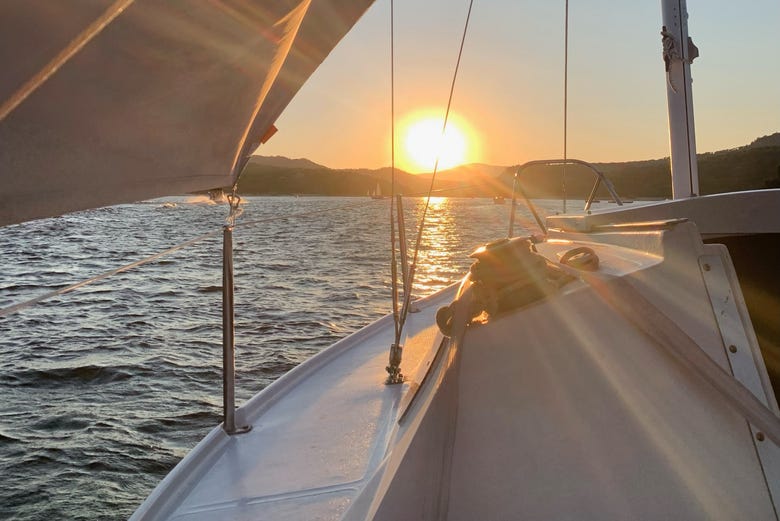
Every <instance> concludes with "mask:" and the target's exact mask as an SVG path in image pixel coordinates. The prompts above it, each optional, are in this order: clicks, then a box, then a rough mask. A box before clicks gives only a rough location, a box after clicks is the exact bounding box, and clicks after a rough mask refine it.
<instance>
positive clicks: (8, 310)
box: [0, 201, 371, 317]
mask: <svg viewBox="0 0 780 521" xmlns="http://www.w3.org/2000/svg"><path fill="white" fill-rule="evenodd" d="M368 204H371V202H370V201H369V202H361V203H352V204H345V205H341V206H338V207H335V208H326V209H322V210H311V211H308V212H299V213H294V214H289V215H284V216H281V217H280V216H275V217H268V218H266V219H256V220H254V221H246V222H242V223H239V224H237V225H236V226H252V225H255V224H261V223H266V222H272V221H282V220H286V219H292V218H294V217H306V216H309V215H315V214H320V213H325V212H330V211H335V210H343V209H347V208H354V207H357V206H362V205H368ZM236 216H237V215H236ZM221 232H222V230H214V231H212V232H209V233H205V234H203V235H200V236H198V237H195V238H193V239H190V240H188V241H185V242H182V243H179V244H177V245H175V246H171V247H170V248H168V249H167V250H163V251H161V252H159V253H155V254H154V255H150V256H148V257H144V258H143V259H139V260H137V261H135V262H131V263H130V264H126V265H124V266H122V267H119V268H116V269H113V270H111V271H106V272H104V273H101V274H99V275H96V276H94V277H92V278H89V279H85V280H82V281H81V282H77V283H75V284H71V285H70V286H67V287H64V288H60V289H58V290H55V291H50V292H49V293H44V294H43V295H40V296H38V297H35V298H32V299H30V300H26V301H24V302H20V303H18V304H13V305H11V306H8V307H5V308H2V309H0V317H6V316H8V315H12V314H14V313H16V312H18V311H21V310H23V309H26V308H28V307H30V306H33V305H35V304H38V303H40V302H43V301H44V300H48V299H50V298H52V297H56V296H59V295H64V294H66V293H71V292H72V291H75V290H77V289H79V288H82V287H84V286H87V285H89V284H92V283H95V282H99V281H101V280H103V279H107V278H109V277H112V276H114V275H118V274H119V273H123V272H125V271H129V270H132V269H133V268H137V267H139V266H143V265H144V264H148V263H150V262H153V261H155V260H157V259H159V258H160V257H163V256H165V255H169V254H171V253H174V252H176V251H179V250H181V249H183V248H186V247H188V246H192V245H193V244H195V243H197V242H200V241H203V240H206V239H210V238H212V237H215V236H217V235H218V234H219V233H221Z"/></svg>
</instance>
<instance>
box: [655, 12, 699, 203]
mask: <svg viewBox="0 0 780 521" xmlns="http://www.w3.org/2000/svg"><path fill="white" fill-rule="evenodd" d="M661 13H662V19H663V26H662V28H661V40H662V42H663V58H664V64H665V66H666V99H667V104H668V110H669V144H670V149H671V167H672V198H673V199H685V198H688V197H695V196H697V195H699V170H698V166H697V164H696V133H695V128H694V120H693V94H692V82H691V62H692V61H693V59H694V58H696V57H697V56H698V55H699V50H698V49H697V48H696V46H695V45H694V44H693V41H692V40H691V39H690V37H689V36H688V10H687V6H686V1H685V0H661Z"/></svg>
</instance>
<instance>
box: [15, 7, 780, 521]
mask: <svg viewBox="0 0 780 521" xmlns="http://www.w3.org/2000/svg"><path fill="white" fill-rule="evenodd" d="M369 3H370V2H366V1H358V2H355V1H349V2H347V1H316V0H315V1H311V2H302V3H300V4H297V5H294V6H292V7H290V6H288V5H269V6H268V10H269V13H266V14H268V16H264V17H258V18H252V17H251V16H248V17H247V16H241V17H237V16H236V17H231V16H227V15H225V13H224V11H222V10H219V9H215V8H213V5H212V4H195V5H194V6H191V9H190V10H189V11H187V13H186V17H185V19H184V20H182V18H181V16H182V14H183V13H181V12H177V11H176V10H175V8H174V7H171V6H172V5H173V4H159V5H153V4H143V5H141V4H140V3H139V4H138V5H136V4H135V3H133V2H130V1H124V2H123V1H118V2H114V3H112V4H110V5H109V6H108V8H105V7H102V6H101V8H98V7H95V11H94V12H93V13H87V14H91V15H92V16H85V18H86V19H88V20H89V23H86V24H85V23H84V18H80V17H77V16H74V17H73V18H66V19H64V20H57V23H58V24H61V27H66V28H69V29H72V30H71V31H67V30H62V31H45V30H41V31H38V32H36V33H34V34H31V35H30V38H31V44H30V49H28V51H29V52H30V55H31V56H32V57H33V58H34V59H31V60H30V61H20V62H19V63H14V64H12V65H11V67H10V70H9V71H8V75H7V76H6V77H8V78H11V81H8V82H7V83H4V84H3V85H4V89H5V90H4V91H3V96H2V99H3V100H4V101H3V105H2V107H1V108H0V138H2V142H3V146H4V149H3V154H2V156H0V172H2V180H3V186H2V193H1V197H2V206H1V207H0V222H2V223H3V224H10V223H15V222H22V221H26V220H30V219H35V218H38V217H43V216H48V215H56V214H59V213H62V212H67V211H73V210H77V209H81V208H90V207H97V206H102V205H107V204H112V203H115V202H120V201H129V200H136V199H142V198H148V197H153V196H157V195H164V194H168V193H177V192H180V191H194V190H204V189H209V188H214V187H219V186H227V187H229V186H231V185H232V184H233V182H234V180H235V177H236V176H237V174H238V172H239V171H240V169H241V167H242V165H243V163H244V161H245V159H246V156H247V154H248V153H249V151H250V150H252V149H253V148H254V144H255V143H257V142H260V141H262V140H263V137H264V136H266V135H267V134H268V133H269V132H272V130H271V129H272V125H273V122H274V121H275V119H276V117H277V116H278V115H279V113H280V112H281V110H282V109H283V108H284V106H285V105H286V104H287V102H288V101H289V99H290V98H291V97H292V95H293V94H294V93H295V92H296V91H297V89H298V88H299V87H300V85H301V83H302V82H303V81H305V79H306V77H308V75H309V74H311V72H312V71H313V70H314V68H315V67H316V66H317V64H318V63H319V61H321V60H322V59H323V58H324V57H325V55H326V54H327V52H328V51H329V50H330V49H331V48H332V47H333V46H334V45H335V44H336V42H337V41H338V40H339V38H340V37H341V36H342V35H343V34H344V32H345V31H346V30H348V28H349V27H350V26H351V25H352V24H353V23H354V22H355V21H356V20H357V18H358V17H359V16H360V15H361V13H362V12H363V11H364V10H365V9H366V8H367V7H368V4H369ZM269 4H270V3H269ZM663 8H664V29H663V31H664V53H665V54H664V57H665V59H666V61H667V69H668V70H667V71H666V72H667V75H668V76H667V77H668V82H667V84H668V89H669V92H668V96H669V106H670V133H671V142H672V170H673V176H674V178H673V194H674V200H673V201H670V202H663V203H657V204H651V205H645V206H642V207H638V208H631V209H622V208H621V209H618V210H613V211H610V212H601V213H599V212H596V211H593V212H592V213H588V212H585V213H583V214H581V215H574V214H568V215H561V216H554V217H550V218H548V219H547V220H546V221H542V220H541V219H540V220H539V225H540V228H541V229H542V234H541V235H539V236H534V237H516V238H511V239H507V240H504V241H498V242H494V243H491V244H489V245H488V246H486V247H485V248H484V249H481V250H479V251H478V252H476V253H475V258H476V262H475V265H474V266H473V267H472V269H471V272H470V273H469V274H468V276H467V277H466V278H464V280H463V282H462V283H461V284H460V285H459V287H452V288H449V289H447V290H444V291H442V292H439V293H437V294H434V295H432V296H430V297H426V298H424V299H421V300H418V301H415V302H414V309H415V312H414V313H411V314H409V315H407V318H406V321H405V323H404V332H403V343H402V344H400V343H399V342H398V327H397V324H396V323H395V321H394V320H393V316H388V317H385V318H383V319H381V320H379V321H378V322H376V323H374V324H371V325H369V326H368V327H366V328H365V329H362V330H360V331H359V332H357V333H355V334H353V335H351V336H350V337H348V338H345V339H344V340H342V341H340V342H339V343H337V344H335V345H334V346H332V347H331V348H329V349H327V350H325V351H323V352H322V353H320V354H319V355H317V356H315V357H313V358H312V359H310V360H308V361H307V362H305V363H303V364H301V365H300V366H298V367H297V368H295V369H294V370H292V371H290V372H289V373H288V374H287V375H285V376H284V377H282V378H281V379H279V380H278V381H277V382H275V383H274V384H273V385H271V386H270V387H268V388H267V389H265V390H264V391H263V392H261V393H260V394H258V395H257V396H255V397H254V398H252V399H251V400H250V401H249V402H247V403H246V404H244V405H243V406H241V407H240V408H238V409H235V408H234V406H233V403H232V394H231V393H232V387H231V386H232V382H231V374H230V370H231V369H232V358H231V356H232V352H231V350H230V349H226V351H225V367H226V372H225V380H226V394H225V422H224V424H223V425H222V426H219V427H217V428H215V429H214V430H213V431H211V432H210V433H209V434H208V436H207V437H206V438H205V439H204V440H203V441H202V442H201V443H200V444H198V446H197V447H195V449H193V450H192V452H191V453H190V454H189V455H188V456H187V457H186V458H185V459H184V460H182V462H181V463H180V464H179V465H178V466H177V467H176V468H175V469H174V470H173V471H172V472H171V473H170V474H169V475H168V476H167V477H166V478H165V479H164V480H163V482H162V483H160V485H159V486H158V487H157V488H156V489H155V491H154V492H153V493H152V494H151V495H150V496H149V498H148V499H147V500H146V501H145V502H144V503H143V504H142V505H141V506H140V507H139V509H138V511H137V512H136V513H135V514H134V516H133V519H138V520H141V519H177V520H203V519H355V520H357V519H376V520H380V519H452V520H459V519H463V520H467V519H475V518H488V519H518V518H533V519H574V518H576V519H581V518H588V519H627V518H643V519H648V518H649V519H659V518H677V519H777V507H776V501H777V499H776V498H778V497H780V453H779V452H778V447H777V445H778V443H780V422H778V416H777V414H778V406H777V402H776V399H775V395H774V393H773V390H772V386H771V382H770V375H769V373H768V372H767V369H766V365H765V363H764V359H763V357H762V355H761V348H762V347H764V348H766V345H768V343H771V342H772V341H773V339H771V338H769V339H766V338H764V336H763V334H762V330H761V325H760V320H761V318H760V317H758V316H756V315H755V314H751V313H750V311H749V309H750V299H751V295H750V293H749V292H748V291H747V290H745V291H743V287H742V285H741V281H744V280H753V281H755V283H756V284H759V285H761V286H763V287H764V288H768V289H769V290H770V291H777V276H776V274H775V272H774V270H772V269H767V268H768V266H767V263H770V262H771V257H767V256H762V255H750V254H747V255H745V254H744V252H745V251H747V252H750V251H757V250H760V249H762V248H764V249H765V248H766V246H767V245H768V244H776V241H777V238H778V234H780V215H778V212H777V208H778V207H780V191H778V190H766V191H761V192H743V193H737V194H719V195H714V196H704V197H699V196H697V195H698V193H699V192H698V187H697V182H698V179H697V174H696V163H695V158H696V156H695V138H694V126H693V118H692V108H691V107H692V103H691V99H692V98H691V96H692V94H691V90H690V61H691V60H692V56H691V55H690V54H689V53H690V52H691V51H692V49H693V48H692V47H691V46H689V45H688V36H687V27H686V18H687V12H686V9H685V2H684V1H682V0H664V2H663ZM7 9H9V11H8V12H7V13H6V14H8V17H7V18H6V20H9V19H15V20H17V21H18V22H19V23H18V24H9V27H18V29H17V30H19V31H26V30H27V27H26V26H25V25H24V24H23V23H21V21H22V20H24V19H26V18H27V16H22V14H25V15H26V14H27V13H28V12H29V11H28V10H35V9H39V10H43V9H44V7H43V6H42V4H38V3H32V4H29V5H25V6H22V7H18V8H13V7H11V8H7ZM274 9H275V11H274V12H270V11H273V10H274ZM20 13H21V14H20ZM334 13H338V17H337V20H338V22H339V23H334V19H333V14H334ZM244 14H246V13H244ZM250 14H251V13H250ZM13 16H16V18H13ZM30 18H32V19H36V17H35V16H32V17H30ZM40 19H41V20H46V19H47V18H46V17H45V16H41V17H40ZM268 20H271V22H270V23H269V22H268ZM169 21H171V22H172V21H175V22H176V24H175V25H176V27H178V28H179V29H181V31H179V32H177V34H175V35H174V34H170V33H169V32H167V30H165V29H164V28H166V27H168V26H169V25H168V24H167V23H166V22H169ZM259 29H262V31H259ZM203 31H206V32H207V33H209V34H210V35H211V36H212V37H213V40H210V41H214V40H216V41H219V42H220V43H221V45H219V46H216V47H214V48H212V47H208V48H206V47H204V46H203V45H202V44H201V43H199V42H201V41H202V40H199V39H194V38H188V35H189V34H203ZM269 31H270V32H272V33H273V36H274V37H273V38H268V37H267V36H268V32H269ZM260 32H262V34H263V36H260V35H259V33H260ZM73 34H76V35H77V37H76V38H73V37H72V35H73ZM3 35H4V36H3V38H5V37H6V36H8V37H9V38H11V39H13V37H14V35H13V34H12V33H9V32H8V31H4V32H3ZM52 39H59V40H58V41H57V42H54V43H52ZM131 43H136V44H138V45H153V44H154V45H160V46H165V47H166V48H170V49H173V50H174V51H175V52H172V53H171V54H170V55H169V56H170V57H171V59H170V60H169V61H166V59H165V56H161V55H159V54H153V56H157V57H158V61H137V60H135V59H134V55H133V53H132V52H129V51H128V46H129V45H130V44H131ZM303 47H305V48H307V49H309V48H311V47H314V48H316V49H320V50H321V52H320V53H319V54H317V55H315V56H313V57H312V55H311V54H309V53H298V52H296V50H297V49H298V48H303ZM52 49H57V50H58V51H57V52H54V53H52V52H51V50H52ZM173 57H175V59H173ZM247 61H248V62H249V65H251V66H249V65H247ZM239 63H240V64H241V65H240V68H241V71H242V72H245V71H250V72H249V73H248V76H247V74H240V75H239V74H231V73H235V72H236V69H237V68H239ZM95 70H100V71H104V74H102V75H100V76H99V77H96V76H95V75H94V74H90V71H95ZM183 72H187V73H188V74H189V75H188V74H184V73H183ZM193 77H195V78H197V80H198V82H199V84H200V86H201V87H202V88H199V89H191V88H189V86H190V83H191V81H192V78H193ZM19 79H21V80H22V81H18V80H19ZM161 92H162V93H163V94H162V95H160V93H161ZM214 92H230V93H231V95H230V96H225V95H218V96H215V95H214V94H213V93H214ZM63 98H65V99H67V100H68V103H67V104H63V103H61V101H62V99H63ZM117 99H120V100H121V102H122V103H121V105H122V107H123V110H122V111H121V114H117V113H116V111H115V110H114V107H115V106H116V104H117ZM109 107H111V110H109ZM194 107H197V108H199V109H201V110H200V111H196V110H193V108H194ZM55 109H56V110H55ZM215 113H216V114H219V115H220V118H221V119H220V123H221V125H219V126H217V127H216V128H215V127H214V125H213V124H212V122H211V116H210V115H211V114H215ZM106 114H111V115H114V116H115V119H113V120H110V121H103V120H102V119H101V115H106ZM199 114H200V115H201V116H202V118H203V120H202V121H200V125H199V126H197V127H196V126H194V125H192V123H193V122H192V121H190V118H193V117H195V118H197V117H198V115H199ZM150 121H151V122H154V123H155V124H156V125H157V126H156V127H155V128H157V129H158V130H159V134H157V133H155V135H150V133H149V132H148V128H149V126H148V123H149V122H150ZM189 128H192V129H193V132H194V129H195V128H201V129H202V128H210V129H212V130H213V132H211V133H210V142H211V145H212V146H210V147H202V149H201V150H197V151H193V150H192V147H191V146H190V143H191V142H192V141H193V140H194V139H201V138H202V136H200V135H190V134H189V133H188V132H187V129H189ZM106 132H110V135H106ZM163 137H164V139H161V138H163ZM149 150H152V151H154V153H153V154H150V153H147V151H149ZM193 153H195V156H196V157H192V154H193ZM569 161H570V160H568V159H566V160H564V161H563V162H564V163H566V162H569ZM559 162H560V161H559ZM51 164H58V165H59V166H60V167H61V176H58V177H56V178H54V179H52V178H51V177H45V178H44V177H43V176H44V175H45V173H46V172H47V167H48V166H50V165H51ZM109 166H110V167H112V168H109ZM91 172H98V174H91ZM214 172H218V174H217V175H214ZM22 174H23V175H22ZM100 176H103V177H104V178H103V179H99V178H100ZM96 179H99V180H100V182H99V183H97V182H96ZM128 179H130V180H131V182H130V183H128V182H127V180H128ZM597 179H598V180H599V181H600V182H605V183H606V182H607V181H606V180H605V179H603V178H602V177H601V176H600V175H598V174H597ZM518 181H519V183H521V184H522V172H518ZM119 186H122V187H126V186H131V187H132V188H131V189H130V188H123V189H122V190H119V189H118V187H119ZM42 187H45V188H42ZM42 189H43V190H45V193H43V194H42V193H41V190H42ZM520 193H521V191H518V192H517V193H516V195H517V194H520ZM594 193H595V191H594ZM28 194H35V195H36V197H35V198H29V197H25V196H26V195H28ZM616 199H617V200H619V197H617V196H616ZM516 202H517V198H515V200H514V201H513V205H514V204H516ZM509 235H510V236H511V235H512V233H511V231H510V234H509ZM225 237H226V242H227V243H228V247H227V248H226V257H228V259H227V260H228V262H227V263H226V269H225V271H226V280H228V281H229V280H230V265H229V251H230V245H229V242H228V240H229V237H230V235H229V229H227V230H226V236H225ZM722 243H725V244H726V245H728V248H727V247H725V246H723V245H722ZM737 255H739V258H740V259H744V262H740V263H737V262H734V261H733V259H732V257H734V258H736V257H737ZM406 278H407V277H406V276H404V279H406ZM229 286H230V284H226V287H229ZM407 293H410V292H409V291H407ZM774 296H775V298H777V293H775V294H774ZM231 298H232V295H231V294H230V292H229V291H226V299H227V300H230V299H231ZM410 306H411V305H408V306H405V308H406V309H407V310H409V309H410ZM230 320H231V317H230V315H229V314H226V316H225V336H226V341H225V344H226V348H229V347H231V344H232V338H231V334H232V324H231V322H230ZM757 333H758V334H757ZM776 340H777V339H774V341H776ZM764 342H766V343H767V344H764ZM391 346H392V348H391ZM388 355H389V356H390V360H389V363H388ZM388 373H389V376H388Z"/></svg>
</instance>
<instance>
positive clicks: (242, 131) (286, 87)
mask: <svg viewBox="0 0 780 521" xmlns="http://www.w3.org/2000/svg"><path fill="white" fill-rule="evenodd" d="M371 3H372V0H287V1H279V0H256V1H251V0H229V1H223V2H185V1H180V0H177V1H166V2H151V1H143V0H136V1H133V0H117V1H114V2H92V3H79V4H77V5H75V4H71V3H58V2H49V1H46V0H30V1H28V2H10V3H9V2H3V3H2V4H0V61H1V62H2V63H3V74H2V75H0V225H6V224H11V223H17V222H22V221H26V220H30V219H36V218H40V217H48V216H53V215H59V214H62V213H65V212H70V211H75V210H81V209H86V208H93V207H99V206H105V205H110V204H116V203H121V202H129V201H136V200H141V199H146V198H151V197H157V196H162V195H170V194H180V193H186V192H192V191H197V190H207V189H211V188H218V187H225V186H231V185H232V184H233V182H234V180H235V178H236V175H237V173H238V172H239V171H240V168H242V167H243V164H244V161H245V158H246V156H247V155H248V154H250V153H251V151H252V150H253V149H254V148H255V146H256V145H257V144H258V143H259V142H260V140H261V139H262V137H263V136H264V135H265V134H266V133H267V132H269V131H270V130H271V129H272V125H273V123H274V121H275V120H276V118H277V117H278V116H279V114H280V113H281V112H282V110H283V109H284V108H285V107H286V105H287V104H288V103H289V101H290V99H291V98H292V97H293V96H294V95H295V93H296V92H297V91H298V89H299V88H300V87H301V85H302V84H303V83H304V82H305V81H306V79H307V78H308V77H309V76H310V75H311V74H312V72H313V71H314V70H315V69H316V68H317V66H318V65H319V64H320V63H321V62H322V60H323V59H324V58H325V57H326V56H327V55H328V53H329V52H330V51H331V50H332V49H333V47H334V46H335V45H336V44H337V43H338V41H339V40H340V39H341V38H342V36H343V35H344V34H345V33H346V32H347V31H348V30H349V29H350V28H351V27H352V25H353V24H354V23H355V22H356V21H357V19H358V18H359V17H360V16H361V15H362V13H363V12H364V11H365V10H366V9H367V8H368V6H369V5H370V4H371Z"/></svg>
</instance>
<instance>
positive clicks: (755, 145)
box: [239, 133, 780, 199]
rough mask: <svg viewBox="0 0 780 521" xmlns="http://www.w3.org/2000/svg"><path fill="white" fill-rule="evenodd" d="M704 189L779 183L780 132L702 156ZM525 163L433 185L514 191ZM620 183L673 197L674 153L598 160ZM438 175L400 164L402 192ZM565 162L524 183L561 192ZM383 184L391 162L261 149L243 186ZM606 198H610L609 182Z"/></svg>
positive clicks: (531, 173) (445, 176) (449, 174)
mask: <svg viewBox="0 0 780 521" xmlns="http://www.w3.org/2000/svg"><path fill="white" fill-rule="evenodd" d="M698 161H699V185H700V188H701V192H702V194H712V193H721V192H730V191H738V190H748V189H763V188H772V187H780V133H775V134H772V135H770V136H764V137H760V138H758V139H756V140H755V141H753V142H752V143H751V144H750V145H746V146H743V147H739V148H734V149H730V150H722V151H719V152H710V153H705V154H699V155H698ZM517 166H518V165H513V166H495V165H485V164H470V165H463V166H459V167H456V168H452V169H449V170H445V171H442V172H439V173H438V174H437V176H436V183H435V186H434V189H435V190H437V191H438V193H440V194H442V195H447V196H451V197H492V196H495V195H504V196H508V195H510V194H511V189H512V180H513V176H514V172H515V171H516V170H517ZM594 166H595V167H596V168H598V169H599V170H600V171H601V172H603V173H604V174H605V175H606V176H607V177H608V178H609V179H610V180H611V181H612V183H613V184H614V185H615V189H616V190H617V192H618V194H619V195H621V196H622V197H627V198H640V197H670V196H671V174H670V167H669V158H663V159H653V160H647V161H629V162H623V163H597V164H595V165H594ZM430 176H431V174H420V175H412V174H409V173H407V172H403V171H401V170H396V183H397V191H398V192H399V193H403V194H404V195H423V194H425V193H427V190H428V186H429V185H430ZM562 177H563V168H562V167H548V166H538V167H533V168H530V169H528V170H526V171H525V172H524V174H523V178H522V183H523V187H524V189H525V191H526V192H527V193H528V195H529V196H530V197H538V198H559V197H561V196H562V184H563V183H562ZM594 180H595V177H594V175H593V173H592V172H590V171H589V170H588V169H586V168H585V167H582V166H577V165H575V166H571V165H570V166H567V167H566V194H567V197H570V198H578V199H583V198H585V197H587V195H588V194H589V193H590V190H591V188H592V186H593V183H594ZM377 184H379V186H380V188H381V190H382V193H384V194H389V193H390V168H380V169H376V170H369V169H339V170H334V169H330V168H327V167H325V166H322V165H318V164H316V163H314V162H312V161H309V160H307V159H287V158H284V157H262V156H254V157H253V158H252V159H251V160H250V162H249V164H248V165H247V167H246V169H245V170H244V172H243V174H242V176H241V179H240V182H239V191H240V193H243V194H248V195H252V194H255V195H264V194H268V195H281V194H311V195H347V196H364V195H367V194H368V193H369V192H373V191H374V190H375V189H376V186H377ZM598 197H599V198H602V199H603V198H607V197H608V193H607V191H606V189H604V188H603V187H602V188H601V189H600V191H599V193H598Z"/></svg>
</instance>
